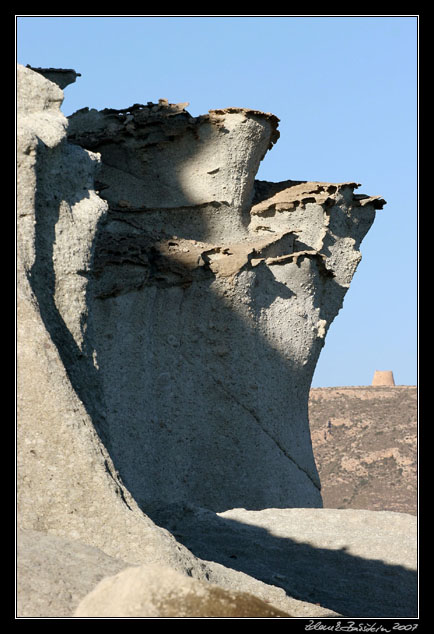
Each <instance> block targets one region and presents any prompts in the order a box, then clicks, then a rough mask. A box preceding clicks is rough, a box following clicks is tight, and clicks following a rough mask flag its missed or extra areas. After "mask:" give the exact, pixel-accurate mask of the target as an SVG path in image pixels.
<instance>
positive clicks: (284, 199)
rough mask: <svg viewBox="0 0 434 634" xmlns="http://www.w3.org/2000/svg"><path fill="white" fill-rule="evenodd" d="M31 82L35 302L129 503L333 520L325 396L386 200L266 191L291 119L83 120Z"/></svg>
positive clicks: (130, 114)
mask: <svg viewBox="0 0 434 634" xmlns="http://www.w3.org/2000/svg"><path fill="white" fill-rule="evenodd" d="M19 78H20V80H21V79H23V81H22V82H21V83H20V86H21V87H20V90H21V91H22V99H21V103H22V106H21V108H22V110H21V111H22V116H21V118H20V126H21V130H23V131H26V132H27V131H28V134H29V135H30V137H31V138H32V139H34V141H31V142H30V141H25V142H24V141H23V150H22V151H21V152H20V160H21V161H22V165H21V168H22V170H21V172H22V175H21V176H20V178H21V179H22V183H21V189H22V193H21V196H22V197H23V201H22V205H21V206H20V208H19V217H20V220H21V222H22V228H20V232H21V233H20V239H21V244H22V247H21V253H22V256H21V257H22V264H21V266H22V271H23V284H22V286H23V288H26V293H31V295H32V298H33V300H32V301H33V304H32V306H33V308H34V309H35V310H36V312H38V311H39V314H40V319H41V322H42V323H41V327H43V328H45V332H46V333H47V335H48V337H49V338H50V340H51V342H52V345H53V346H54V347H53V353H55V354H56V355H58V361H59V362H60V363H61V364H62V366H63V368H64V372H65V379H67V380H68V381H69V385H70V389H71V391H72V394H73V395H74V397H75V398H76V399H77V401H78V402H79V403H80V407H81V408H82V409H83V410H84V412H85V414H86V417H87V418H86V420H87V421H88V423H89V430H90V432H92V433H95V432H96V436H95V441H96V443H97V446H98V442H100V443H101V446H102V447H103V452H105V454H104V455H105V456H106V457H105V460H106V463H107V464H108V465H111V466H110V467H109V468H108V471H109V472H110V474H112V476H113V478H114V482H115V483H116V486H118V487H120V488H119V491H120V493H119V496H120V498H121V499H123V498H122V496H123V497H124V498H125V500H126V499H127V497H126V495H127V493H128V495H129V496H131V498H128V499H129V502H128V505H129V506H130V507H131V508H132V503H131V500H134V503H137V504H138V505H139V507H140V508H141V509H143V510H145V512H147V511H148V510H151V509H152V508H154V506H155V505H157V506H159V505H160V504H161V503H172V502H186V501H188V502H192V503H195V504H198V505H200V506H203V507H206V508H210V509H212V510H215V511H224V510H226V509H230V508H233V507H240V506H242V507H245V508H250V509H259V508H264V507H269V506H274V507H294V506H303V507H320V506H321V505H322V499H321V493H320V481H319V477H318V472H317V468H316V465H315V460H314V457H313V453H312V444H311V439H310V431H309V424H308V397H309V388H310V383H311V378H312V374H313V371H314V369H315V366H316V362H317V359H318V356H319V354H320V351H321V348H322V346H323V345H324V340H325V336H326V333H327V330H328V327H329V325H330V323H331V321H332V320H333V319H334V317H335V315H336V314H337V312H338V311H339V309H340V307H341V305H342V301H343V298H344V295H345V293H346V291H347V289H348V287H349V284H350V282H351V279H352V276H353V274H354V272H355V270H356V268H357V265H358V262H359V261H360V257H361V256H360V251H359V245H360V242H361V240H362V239H363V237H364V235H365V234H366V232H367V231H368V230H369V228H370V226H371V224H372V222H373V220H374V217H375V211H376V209H378V208H380V207H381V206H382V205H383V204H384V201H383V200H382V199H379V198H378V197H367V196H363V195H357V194H355V193H354V189H355V188H356V187H357V184H356V183H340V184H339V183H338V184H327V183H311V182H308V181H306V182H300V181H285V182H282V183H265V182H263V181H260V182H255V175H256V172H257V169H258V167H259V164H260V161H261V160H262V159H263V158H264V156H265V154H266V152H267V151H268V150H269V149H270V148H271V147H272V146H273V144H274V143H275V142H276V140H277V138H278V133H277V124H278V120H277V118H276V117H275V116H274V115H271V114H267V113H261V112H258V111H256V110H249V109H246V108H227V109H223V110H215V111H210V112H209V113H208V114H207V115H204V116H201V117H191V116H190V115H189V114H188V112H187V111H186V110H185V105H186V104H169V103H168V102H167V101H166V100H160V102H159V103H158V104H151V103H149V104H147V105H146V106H144V105H140V104H135V105H134V106H132V107H131V108H129V109H124V110H121V111H116V110H110V109H108V110H107V109H106V110H103V111H101V112H98V111H96V110H88V109H83V110H81V111H78V112H77V113H75V114H74V115H72V116H71V117H70V118H69V120H68V121H67V120H66V119H65V118H64V117H63V116H62V115H61V113H60V112H59V106H60V103H61V100H62V97H63V95H62V92H61V90H60V89H59V87H58V86H57V85H55V84H54V83H53V82H51V81H49V80H47V79H45V78H44V77H43V76H42V74H41V73H36V72H34V71H32V70H31V69H23V68H21V70H20V75H19ZM32 96H34V97H35V99H34V100H33V99H32V98H31V97H32ZM38 126H39V127H38ZM22 134H24V132H23V133H22ZM32 135H33V136H32ZM50 135H51V136H50ZM32 143H33V145H32ZM30 157H31V158H30ZM97 192H99V195H98V194H97ZM23 323H24V322H23ZM42 325H43V326H42ZM39 361H41V360H39ZM61 402H62V401H61V400H60V401H59V403H61ZM57 431H58V430H57ZM44 437H45V434H44V433H43V434H42V438H44ZM52 459H54V456H53V457H52ZM26 468H28V466H27V462H26ZM38 468H39V467H38ZM29 482H32V478H29ZM124 490H125V491H126V492H127V493H125V492H124ZM29 494H30V490H29ZM34 513H36V509H35V508H34ZM44 521H46V520H44Z"/></svg>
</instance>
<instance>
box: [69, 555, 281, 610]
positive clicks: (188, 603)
mask: <svg viewBox="0 0 434 634" xmlns="http://www.w3.org/2000/svg"><path fill="white" fill-rule="evenodd" d="M74 616H76V617H108V618H110V617H112V618H113V617H123V618H134V617H145V618H200V617H206V618H229V619H230V618H252V619H254V618H290V617H291V615H290V614H287V613H286V612H282V611H280V610H277V609H276V608H273V607H272V606H270V605H268V604H267V603H265V601H261V599H258V598H257V597H255V596H253V595H249V594H247V593H245V592H236V591H234V590H232V591H229V590H223V589H222V588H220V587H219V586H215V585H213V584H211V583H206V582H204V581H198V580H197V579H192V578H191V577H186V576H185V575H182V574H180V573H179V572H175V571H174V570H172V569H170V568H164V567H162V566H155V565H154V566H146V565H144V566H138V567H134V568H127V569H126V570H123V571H122V572H120V573H118V574H117V575H115V576H112V577H107V578H106V579H104V580H103V581H101V582H100V583H99V584H98V585H97V587H96V588H95V589H94V590H93V591H92V592H90V594H88V595H87V596H86V597H85V598H84V599H83V600H82V601H81V602H80V604H79V606H78V608H77V609H76V611H75V613H74Z"/></svg>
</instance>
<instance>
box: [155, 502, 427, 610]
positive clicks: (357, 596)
mask: <svg viewBox="0 0 434 634" xmlns="http://www.w3.org/2000/svg"><path fill="white" fill-rule="evenodd" d="M154 519H155V521H156V522H157V523H160V524H161V525H164V526H166V527H167V528H168V529H169V530H170V531H171V532H172V533H173V534H174V535H175V536H176V538H177V539H178V541H180V542H181V543H183V544H185V545H186V546H187V547H188V548H189V549H190V550H191V551H192V552H193V553H194V554H195V555H196V556H198V557H200V558H202V559H205V560H207V559H208V560H212V561H217V562H220V563H221V564H223V565H224V566H226V567H231V568H233V569H235V570H239V571H242V572H244V573H246V574H248V575H250V576H252V577H255V578H256V579H260V580H261V581H263V582H265V583H269V584H274V585H277V586H280V587H281V588H283V589H284V590H285V591H286V592H287V594H288V595H290V596H292V597H295V598H297V599H300V600H303V601H308V602H310V603H318V604H319V605H321V606H322V607H324V608H328V609H330V610H333V611H335V612H337V613H339V614H342V615H344V616H348V617H353V618H355V617H377V618H380V617H385V618H387V617H391V618H397V617H415V616H417V519H416V517H414V516H412V515H407V514H405V513H393V512H388V511H383V512H381V511H378V512H375V511H363V510H351V509H345V510H337V509H264V510H262V511H246V510H245V509H232V510H230V511H226V512H225V513H218V514H215V513H211V512H210V511H207V510H205V509H198V508H195V507H193V506H191V505H190V506H187V507H185V506H184V507H178V508H176V507H169V508H167V509H165V510H164V509H163V510H161V511H160V513H159V514H156V515H154Z"/></svg>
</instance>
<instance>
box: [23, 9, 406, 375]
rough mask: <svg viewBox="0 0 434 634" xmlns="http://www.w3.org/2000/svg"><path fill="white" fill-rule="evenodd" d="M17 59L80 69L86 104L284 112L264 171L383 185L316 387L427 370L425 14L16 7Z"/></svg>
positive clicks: (280, 176)
mask: <svg viewBox="0 0 434 634" xmlns="http://www.w3.org/2000/svg"><path fill="white" fill-rule="evenodd" d="M16 23H17V32H16V34H17V35H16V37H17V61H18V62H19V63H20V64H23V65H26V64H30V65H32V66H41V67H54V68H74V69H75V70H76V71H77V72H79V73H81V75H82V76H81V77H79V78H78V79H77V82H76V83H75V84H72V85H70V86H68V87H67V88H66V89H65V101H64V104H63V107H62V110H63V112H64V113H65V114H66V115H69V114H71V113H72V112H74V111H75V110H78V109H79V108H83V107H84V106H88V107H91V108H98V109H102V108H108V107H110V108H126V107H128V106H131V105H132V104H134V103H146V102H147V101H154V102H155V101H157V100H158V99H159V98H166V99H169V101H170V102H182V101H188V102H189V103H190V106H189V107H188V110H189V112H190V113H191V114H192V115H193V116H197V115H199V114H204V113H206V112H208V110H210V109H213V108H224V107H228V106H237V107H247V108H253V109H258V110H263V111H265V112H272V113H273V114H275V115H277V116H278V117H279V119H280V126H279V129H280V135H281V136H280V139H279V141H278V142H277V144H276V145H275V146H274V148H273V149H272V150H271V151H270V152H269V153H268V154H267V155H266V157H265V159H264V160H263V162H262V165H261V167H260V170H259V173H258V176H257V178H260V179H264V180H270V181H280V180H286V179H294V180H316V181H328V182H343V181H356V182H359V183H361V184H362V186H361V187H360V188H359V190H358V193H365V194H369V195H381V196H382V197H383V198H385V199H386V200H387V203H388V204H387V205H386V206H385V208H384V209H383V210H382V211H381V210H380V211H378V212H377V218H376V220H375V222H374V225H373V227H372V229H371V231H370V232H369V233H368V235H367V237H366V238H365V240H364V241H363V243H362V247H361V251H362V256H363V259H362V261H361V263H360V265H359V268H358V270H357V272H356V274H355V277H354V279H353V282H352V285H351V287H350V290H349V291H348V293H347V295H346V298H345V301H344V306H343V308H342V310H341V311H340V313H339V314H338V316H337V317H336V319H335V320H334V322H333V324H332V325H331V328H330V330H329V333H328V335H327V339H326V344H325V347H324V349H323V351H322V353H321V357H320V360H319V363H318V366H317V370H316V373H315V376H314V381H313V386H314V387H327V386H338V385H369V384H370V383H371V381H372V376H373V373H374V370H376V369H377V370H393V372H394V376H395V382H396V383H397V384H401V385H404V384H407V385H415V384H416V383H417V299H418V298H417V219H418V206H417V205H418V181H417V179H418V168H417V157H418V155H417V141H418V137H417V120H418V119H417V115H418V110H417V108H418V98H417V97H418V84H417V80H418V65H417V55H418V20H417V17H416V16H322V17H320V16H256V17H255V16H159V17H158V16H112V17H109V16H107V17H105V16H93V17H89V16H82V17H70V16H57V17H50V16H17V19H16Z"/></svg>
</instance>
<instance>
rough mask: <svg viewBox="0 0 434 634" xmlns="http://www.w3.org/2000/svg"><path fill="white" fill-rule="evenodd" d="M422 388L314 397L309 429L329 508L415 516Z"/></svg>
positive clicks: (332, 391)
mask: <svg viewBox="0 0 434 634" xmlns="http://www.w3.org/2000/svg"><path fill="white" fill-rule="evenodd" d="M417 405H418V403H417V387H414V386H407V385H400V386H392V387H391V386H381V387H374V386H359V387H334V388H315V389H312V390H311V391H310V397H309V423H310V428H311V436H312V445H313V450H314V455H315V461H316V464H317V467H318V471H319V475H320V479H321V495H322V498H323V502H324V507H325V508H341V509H346V508H352V509H366V510H371V511H396V512H398V513H410V514H412V515H416V513H417V502H418V478H417V459H418V452H417V440H418V438H417V431H418V430H417V414H418V411H417Z"/></svg>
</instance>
